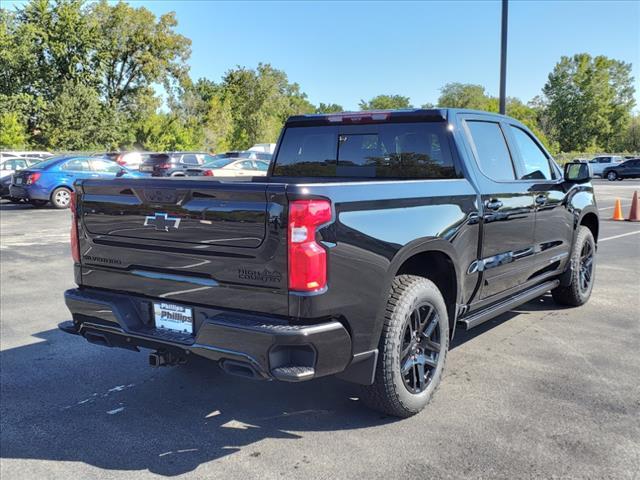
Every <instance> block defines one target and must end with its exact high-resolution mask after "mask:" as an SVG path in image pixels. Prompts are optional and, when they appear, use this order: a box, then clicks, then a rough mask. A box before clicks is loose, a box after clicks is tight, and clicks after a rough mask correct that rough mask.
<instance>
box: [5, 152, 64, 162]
mask: <svg viewBox="0 0 640 480" xmlns="http://www.w3.org/2000/svg"><path fill="white" fill-rule="evenodd" d="M5 156H7V157H28V158H39V159H40V160H44V159H45V158H49V157H53V153H51V152H45V151H32V152H30V151H27V150H24V151H19V152H18V151H15V150H11V151H4V152H2V153H0V158H5Z"/></svg>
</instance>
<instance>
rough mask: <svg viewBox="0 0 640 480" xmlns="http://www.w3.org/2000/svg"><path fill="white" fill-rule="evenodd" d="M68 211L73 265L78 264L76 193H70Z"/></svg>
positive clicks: (78, 242) (78, 241)
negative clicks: (69, 214)
mask: <svg viewBox="0 0 640 480" xmlns="http://www.w3.org/2000/svg"><path fill="white" fill-rule="evenodd" d="M69 210H71V232H70V237H71V238H70V240H71V258H73V262H74V263H80V239H79V238H78V215H77V213H76V192H71V201H70V202H69Z"/></svg>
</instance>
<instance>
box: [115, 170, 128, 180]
mask: <svg viewBox="0 0 640 480" xmlns="http://www.w3.org/2000/svg"><path fill="white" fill-rule="evenodd" d="M125 173H127V171H126V170H125V169H124V168H121V169H120V170H118V173H116V177H117V178H119V177H121V176H123V175H124V174H125Z"/></svg>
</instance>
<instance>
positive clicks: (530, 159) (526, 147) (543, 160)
mask: <svg viewBox="0 0 640 480" xmlns="http://www.w3.org/2000/svg"><path fill="white" fill-rule="evenodd" d="M509 128H511V133H513V137H514V138H515V140H516V145H517V147H518V150H519V151H520V157H521V158H522V167H523V169H524V171H523V172H522V175H521V176H520V179H522V180H551V179H553V173H552V171H551V164H550V163H549V158H548V157H547V155H546V154H545V153H544V152H543V151H542V150H541V149H540V147H539V146H538V145H537V144H536V142H534V141H533V139H532V138H531V137H530V136H529V134H528V133H527V132H525V131H524V130H522V129H521V128H518V127H515V126H513V125H510V126H509Z"/></svg>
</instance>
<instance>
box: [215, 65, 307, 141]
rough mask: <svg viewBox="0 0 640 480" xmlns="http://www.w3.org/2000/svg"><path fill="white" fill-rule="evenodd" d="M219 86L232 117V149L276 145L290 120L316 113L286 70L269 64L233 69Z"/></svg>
mask: <svg viewBox="0 0 640 480" xmlns="http://www.w3.org/2000/svg"><path fill="white" fill-rule="evenodd" d="M220 87H221V88H222V94H221V103H222V105H224V108H225V110H224V111H225V112H226V113H228V114H229V116H230V118H231V128H230V131H229V134H228V141H227V144H228V145H230V146H231V148H236V149H245V148H248V147H250V146H251V145H253V144H255V143H268V142H274V141H275V140H276V139H277V138H278V133H279V132H280V129H281V128H282V125H283V123H284V121H285V120H286V119H287V117H289V116H290V115H297V114H303V113H312V112H313V111H314V110H315V108H314V106H313V105H311V103H310V102H309V101H308V100H307V96H306V94H304V93H302V92H301V91H300V86H299V85H298V84H297V83H289V81H288V78H287V75H286V74H285V73H284V72H283V71H281V70H278V69H275V68H273V67H272V66H271V65H269V64H262V63H261V64H259V65H258V67H257V68H256V69H255V70H253V69H248V68H244V67H238V68H236V69H233V70H230V71H228V72H227V74H226V75H225V77H224V78H223V80H222V84H221V85H220ZM227 108H228V110H226V109H227ZM226 113H225V114H226Z"/></svg>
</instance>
